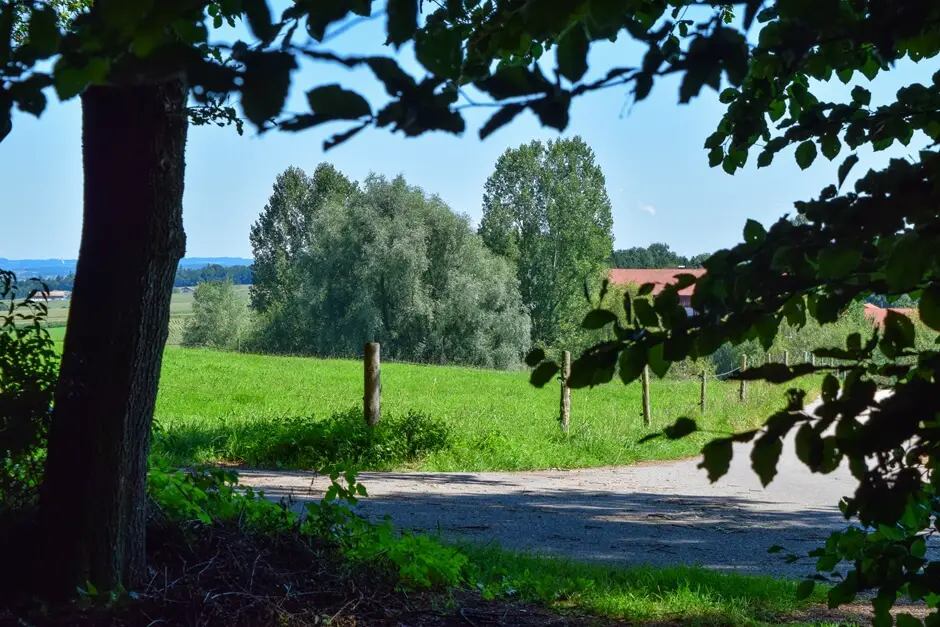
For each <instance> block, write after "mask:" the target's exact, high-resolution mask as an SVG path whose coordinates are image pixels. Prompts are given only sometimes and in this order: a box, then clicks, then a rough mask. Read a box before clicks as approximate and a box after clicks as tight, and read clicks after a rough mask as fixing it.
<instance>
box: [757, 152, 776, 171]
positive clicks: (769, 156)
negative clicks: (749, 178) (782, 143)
mask: <svg viewBox="0 0 940 627" xmlns="http://www.w3.org/2000/svg"><path fill="white" fill-rule="evenodd" d="M773 160H774V153H772V152H771V151H769V150H764V151H762V152H761V153H760V154H759V155H758V156H757V167H758V168H766V167H767V166H769V165H770V164H771V163H773Z"/></svg>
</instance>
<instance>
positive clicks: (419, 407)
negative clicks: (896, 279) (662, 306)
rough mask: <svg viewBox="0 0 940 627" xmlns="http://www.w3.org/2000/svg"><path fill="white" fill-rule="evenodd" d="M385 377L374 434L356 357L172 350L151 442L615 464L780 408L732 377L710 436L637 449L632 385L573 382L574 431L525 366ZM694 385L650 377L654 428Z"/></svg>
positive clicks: (246, 456) (719, 394) (182, 450)
mask: <svg viewBox="0 0 940 627" xmlns="http://www.w3.org/2000/svg"><path fill="white" fill-rule="evenodd" d="M809 383H810V382H809V381H807V382H806V383H804V384H803V385H808V384H809ZM382 387H383V389H382V399H383V416H384V418H383V423H385V422H387V423H388V424H387V426H386V429H385V430H384V431H382V430H378V431H377V433H379V435H376V436H373V435H372V434H371V433H369V431H368V430H366V429H364V428H363V427H362V426H361V423H362V418H361V410H360V409H359V408H360V407H361V402H362V401H361V399H362V364H361V363H360V362H358V361H351V360H323V359H311V358H299V357H271V356H261V355H246V354H235V353H223V352H215V351H210V350H194V349H180V348H172V347H170V348H168V349H167V350H166V353H165V356H164V365H163V374H162V379H161V382H160V394H159V398H158V402H157V410H156V417H157V420H158V421H159V423H160V425H161V427H162V428H163V436H162V437H161V438H159V439H158V440H157V442H156V443H155V446H154V450H155V452H156V453H158V454H160V455H163V456H166V457H167V458H168V459H169V460H170V461H172V462H173V463H175V464H180V465H183V464H192V463H200V464H201V463H213V462H228V463H236V464H248V465H252V466H267V467H294V468H311V467H315V466H316V465H317V464H318V463H321V462H323V461H350V460H352V461H354V463H357V464H359V465H360V466H361V467H362V468H363V469H392V468H415V469H421V470H431V471H484V470H524V469H525V470H528V469H545V468H578V467H591V466H595V467H596V466H608V465H610V466H613V465H623V464H632V463H635V462H638V461H644V460H660V459H676V458H682V457H688V456H693V455H695V454H697V453H698V452H699V451H700V449H701V446H702V444H704V443H705V442H706V441H708V440H709V439H711V438H713V437H714V434H715V433H716V432H732V431H741V430H745V429H748V428H752V427H754V426H756V425H758V424H761V423H762V422H763V420H764V419H765V418H766V417H767V416H769V415H770V414H771V413H772V412H773V411H774V410H776V409H779V408H781V407H782V406H783V404H784V401H783V393H784V389H785V388H783V387H777V386H770V385H767V384H750V386H749V390H748V400H747V402H746V403H741V402H740V401H739V400H738V384H737V383H734V382H719V381H713V382H711V383H710V385H709V386H708V399H707V400H708V403H707V406H708V413H707V416H706V417H705V418H704V419H703V420H702V422H701V423H700V424H701V427H702V428H704V429H707V430H708V431H709V432H710V433H709V434H708V435H704V434H695V435H693V436H691V437H688V438H685V439H683V440H678V441H667V440H664V439H660V440H655V441H653V442H650V443H646V444H642V445H641V444H637V441H638V440H639V439H640V438H641V437H643V436H644V435H646V434H647V433H649V432H650V429H649V428H645V427H644V426H643V424H642V412H641V398H640V396H641V393H640V389H641V388H640V385H639V384H638V383H637V384H634V385H630V386H622V385H610V386H607V387H602V388H597V389H593V390H574V391H572V416H571V433H570V434H569V435H563V434H562V433H561V432H560V429H559V427H558V421H557V416H558V405H559V391H558V384H557V383H552V384H550V385H548V386H546V387H545V388H544V389H541V390H540V389H536V388H533V387H532V386H531V385H529V383H528V375H527V373H525V372H515V373H506V372H497V371H489V370H477V369H471V368H458V367H440V366H421V365H410V364H394V363H390V364H389V363H387V364H383V366H382ZM699 394H700V387H699V382H698V381H671V380H661V381H660V380H654V381H653V383H652V393H651V397H652V407H653V425H652V429H656V430H658V429H661V428H662V427H664V426H666V425H668V424H672V423H673V422H674V421H675V420H676V419H677V418H679V417H681V416H690V417H694V418H697V417H698V411H699V410H698V402H699ZM409 411H415V412H421V413H422V414H425V415H426V416H427V417H429V418H430V419H431V420H430V422H431V423H433V424H432V426H433V425H435V424H436V425H438V426H439V427H441V426H442V428H443V430H444V431H446V432H447V442H446V445H443V446H442V445H441V443H440V441H439V440H440V437H439V436H440V434H439V433H437V432H436V431H435V432H433V433H431V435H430V436H427V437H425V434H426V433H427V429H426V428H425V426H426V425H425V423H426V422H428V421H427V420H425V421H424V422H421V421H419V423H418V424H414V423H410V422H408V421H407V420H405V416H406V415H407V414H408V412H409ZM409 429H410V431H408V430H409ZM406 431H407V432H408V433H407V434H406V435H402V433H404V432H406ZM412 434H416V435H412ZM412 437H414V439H420V438H422V437H424V438H425V439H428V438H430V439H431V440H433V441H432V442H431V444H429V445H428V446H426V447H425V448H424V449H423V452H421V451H419V453H418V454H411V455H409V454H408V453H407V451H405V452H404V453H402V454H400V455H396V454H394V451H393V452H384V450H383V448H382V447H385V448H389V449H391V448H395V447H400V448H401V447H404V448H408V447H409V446H410V444H409V443H411V442H412ZM402 438H407V439H408V442H407V443H402ZM435 438H436V439H435ZM340 440H341V441H343V442H345V444H343V445H341V444H339V443H338V442H337V441H340ZM344 446H345V448H343V447H344ZM357 446H358V447H359V448H356V447H357ZM367 448H368V449H370V450H365V449H367ZM412 448H413V447H412ZM396 450H397V449H396ZM385 453H387V454H385Z"/></svg>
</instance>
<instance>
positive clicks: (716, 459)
mask: <svg viewBox="0 0 940 627" xmlns="http://www.w3.org/2000/svg"><path fill="white" fill-rule="evenodd" d="M732 443H733V440H732V438H719V439H717V440H712V441H711V442H709V443H708V444H706V445H705V446H704V447H703V448H702V462H701V463H700V464H699V465H698V467H699V468H704V469H705V470H707V471H708V480H709V481H711V482H712V483H715V482H716V481H718V480H719V479H721V478H722V477H723V476H725V475H726V474H728V469H729V468H730V467H731V456H732V455H733V454H734V449H733V444H732Z"/></svg>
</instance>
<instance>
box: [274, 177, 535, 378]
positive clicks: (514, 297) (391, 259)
mask: <svg viewBox="0 0 940 627" xmlns="http://www.w3.org/2000/svg"><path fill="white" fill-rule="evenodd" d="M322 171H324V172H325V171H326V169H325V168H323V169H322ZM334 172H335V171H334ZM339 176H341V175H339ZM344 180H345V179H344ZM308 183H309V185H310V191H309V192H308V194H309V195H310V196H313V195H315V194H316V191H315V190H316V188H317V187H318V185H319V184H318V182H317V177H316V176H314V177H313V178H312V180H309V182H308ZM347 189H348V190H350V192H351V193H349V194H325V195H324V194H321V196H322V197H323V202H321V203H318V204H317V210H316V211H314V212H311V214H310V220H309V224H308V234H307V240H306V242H307V243H306V246H305V248H304V249H302V250H298V251H297V255H296V258H295V260H294V263H293V265H292V266H291V267H290V268H288V269H287V272H285V274H284V276H296V277H300V278H299V282H298V283H297V284H296V285H295V286H294V288H293V289H292V290H284V294H285V296H284V301H283V303H282V304H281V305H280V306H279V307H278V308H276V309H269V311H268V312H267V313H266V315H265V317H264V326H263V328H262V329H261V336H260V338H258V340H257V341H258V342H259V345H260V347H261V348H264V349H266V350H274V351H280V352H292V353H297V352H299V353H307V354H316V355H339V356H355V355H358V354H360V352H361V351H362V345H363V343H364V342H367V341H379V342H381V343H382V352H383V354H384V355H387V356H388V357H389V358H391V359H401V360H407V361H423V362H433V363H455V362H456V363H468V364H473V365H479V366H489V367H503V368H508V367H512V366H514V365H518V364H519V363H520V360H521V357H522V355H523V353H524V352H525V350H526V349H527V348H528V316H526V315H525V313H524V312H523V308H522V303H521V300H520V297H519V290H518V283H517V280H516V278H515V276H514V273H513V271H512V270H511V268H510V267H509V265H508V264H507V263H506V262H505V261H503V260H502V259H498V258H496V257H495V256H494V255H493V254H492V253H490V252H489V251H488V250H486V248H485V247H484V246H483V243H482V241H481V240H480V238H479V236H477V235H476V234H474V233H473V231H472V230H471V228H470V224H469V221H468V219H467V218H466V217H462V216H457V215H455V214H454V213H453V212H452V211H451V210H450V208H449V207H447V205H445V204H444V202H443V201H441V199H440V198H438V197H436V196H432V197H429V196H427V195H426V194H425V193H424V192H423V191H421V190H420V189H418V188H415V187H411V186H409V185H408V184H407V182H406V181H405V180H404V178H402V177H400V176H399V177H397V178H395V179H394V180H392V181H389V180H387V179H385V178H383V177H379V176H375V175H370V176H369V177H368V178H367V179H366V181H365V183H364V186H363V188H362V190H361V191H359V190H357V187H356V186H354V185H349V186H348V188H347ZM266 211H267V209H266ZM258 244H259V245H263V246H266V245H267V244H266V243H265V242H263V241H261V240H258ZM285 317H288V318H289V319H285Z"/></svg>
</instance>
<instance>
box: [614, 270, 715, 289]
mask: <svg viewBox="0 0 940 627" xmlns="http://www.w3.org/2000/svg"><path fill="white" fill-rule="evenodd" d="M680 274H691V275H694V276H695V277H696V278H698V277H700V276H702V275H703V274H705V270H704V269H703V268H662V269H649V268H614V269H612V270H611V271H610V282H611V283H613V284H614V285H627V284H631V283H632V284H634V285H638V286H639V285H643V284H644V283H652V284H653V285H655V287H654V288H653V294H654V295H655V294H659V293H660V292H662V291H663V288H664V287H666V286H667V285H669V284H670V283H675V282H676V277H677V276H679V275H680ZM693 291H695V286H694V285H690V286H689V287H686V288H683V289H681V290H679V295H680V296H691V295H692V292H693Z"/></svg>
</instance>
